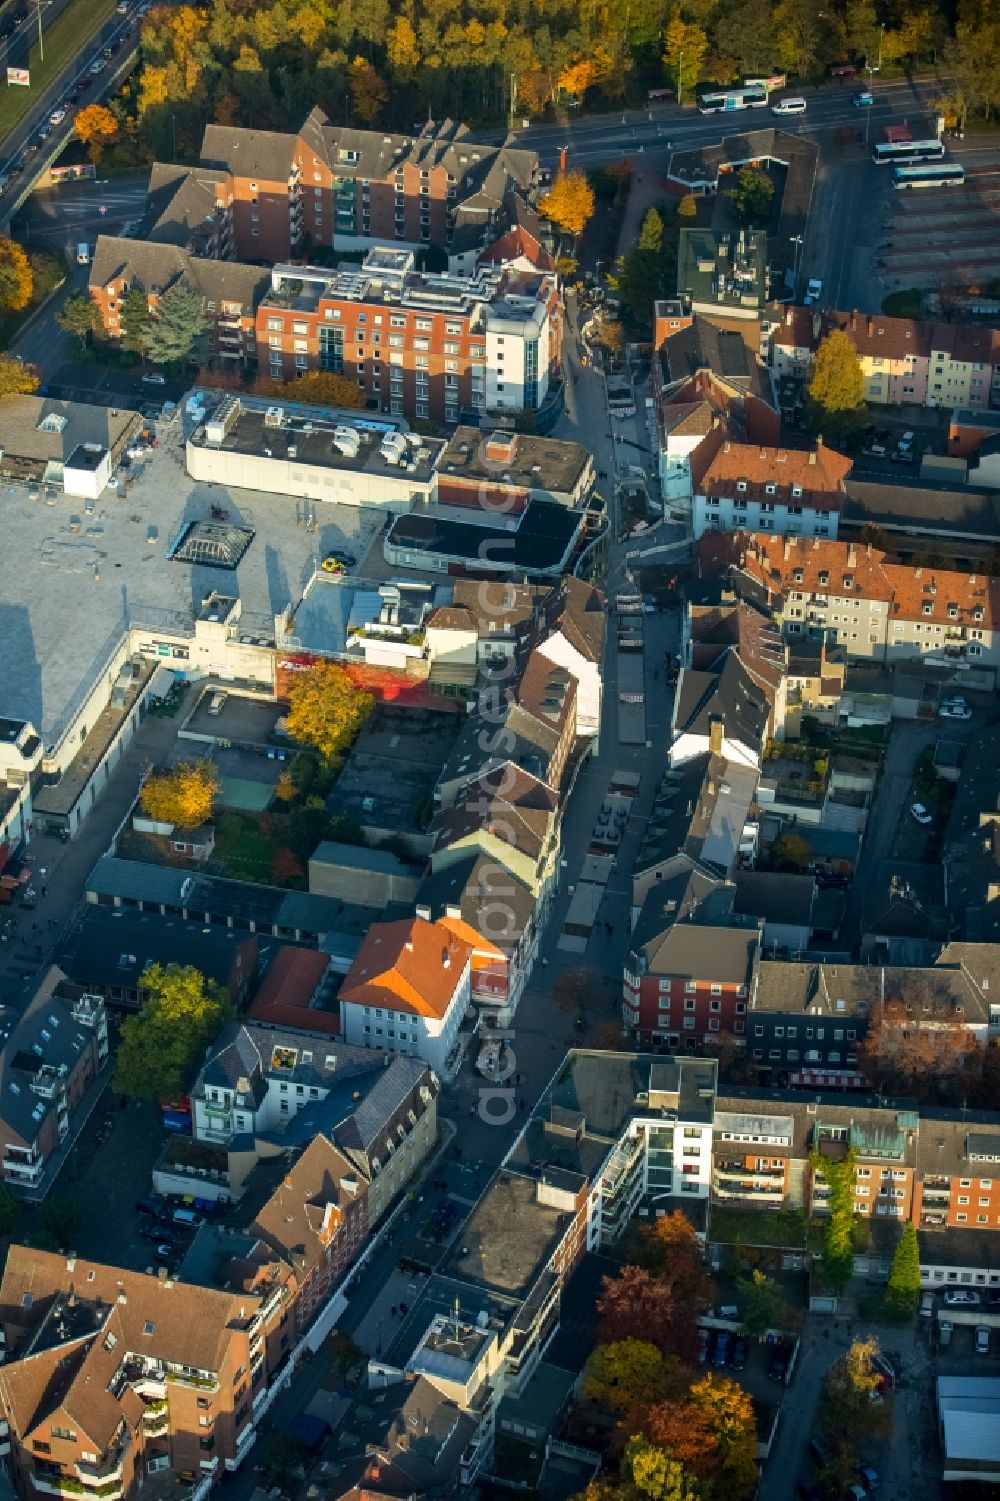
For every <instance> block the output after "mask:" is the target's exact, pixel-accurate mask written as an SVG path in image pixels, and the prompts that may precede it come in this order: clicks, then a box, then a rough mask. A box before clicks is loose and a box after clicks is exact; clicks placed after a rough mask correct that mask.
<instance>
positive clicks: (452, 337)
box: [257, 249, 561, 422]
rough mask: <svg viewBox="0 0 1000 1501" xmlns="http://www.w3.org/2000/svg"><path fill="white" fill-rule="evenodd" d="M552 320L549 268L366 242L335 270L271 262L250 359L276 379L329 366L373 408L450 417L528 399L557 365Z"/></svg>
mask: <svg viewBox="0 0 1000 1501" xmlns="http://www.w3.org/2000/svg"><path fill="white" fill-rule="evenodd" d="M560 328H561V308H560V301H559V290H558V284H557V281H556V278H555V277H554V276H551V275H544V274H542V273H538V272H533V273H531V274H530V275H523V274H521V273H513V272H509V271H506V270H505V269H504V268H496V267H486V266H483V267H480V268H479V269H478V270H477V271H476V272H475V273H474V274H473V275H472V276H469V277H466V278H463V277H458V276H451V275H444V274H441V275H438V274H427V273H422V272H418V271H417V270H416V262H415V258H414V255H413V252H412V251H406V250H391V249H374V250H370V251H369V252H368V254H367V255H366V256H365V259H364V262H363V263H362V265H361V266H360V267H358V266H344V267H342V268H340V269H339V270H337V271H326V270H322V269H320V268H318V267H312V266H288V265H277V266H275V268H274V270H273V271H272V273H271V287H270V290H269V291H268V292H267V293H266V295H265V296H264V298H263V300H262V302H261V304H260V306H259V308H258V311H257V347H258V363H259V366H260V369H261V371H262V373H265V374H268V375H270V376H272V377H273V378H276V379H283V380H290V379H293V378H294V377H295V376H296V375H297V374H303V373H304V372H306V371H309V370H331V371H336V372H339V373H342V374H343V375H345V376H347V377H349V378H350V379H351V380H354V381H356V382H357V385H358V389H359V391H361V392H362V393H363V397H364V404H365V405H366V406H367V407H369V408H370V409H372V410H375V411H386V412H392V413H396V414H398V415H405V416H407V417H411V418H413V417H418V418H424V417H430V418H434V419H436V420H437V421H444V422H458V421H459V419H460V416H461V413H462V410H463V409H466V410H469V409H475V410H482V411H488V412H502V411H510V412H517V411H536V410H537V409H538V407H539V406H541V405H542V403H543V402H544V400H545V397H546V395H547V393H548V389H549V382H550V379H551V378H552V377H553V376H554V374H555V373H556V372H557V371H558V367H559V351H560V341H561V334H560ZM265 350H266V352H267V353H266V356H265Z"/></svg>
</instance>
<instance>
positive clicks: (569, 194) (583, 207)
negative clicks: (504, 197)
mask: <svg viewBox="0 0 1000 1501" xmlns="http://www.w3.org/2000/svg"><path fill="white" fill-rule="evenodd" d="M538 210H539V213H541V214H543V215H544V216H545V218H546V219H551V221H552V223H553V224H555V225H556V227H557V228H559V229H561V230H563V231H564V233H566V234H568V235H572V236H573V238H574V239H575V238H576V237H577V236H578V235H581V234H582V233H583V230H584V228H585V227H586V224H587V221H588V220H589V219H590V218H591V216H592V214H593V212H594V190H593V188H592V187H591V186H590V183H589V182H588V181H587V179H586V177H584V175H583V173H582V172H563V173H562V174H561V175H560V176H559V177H557V178H556V180H555V182H554V183H553V184H552V186H551V188H550V189H549V191H548V192H547V193H545V194H543V196H542V197H541V198H540V199H539V201H538Z"/></svg>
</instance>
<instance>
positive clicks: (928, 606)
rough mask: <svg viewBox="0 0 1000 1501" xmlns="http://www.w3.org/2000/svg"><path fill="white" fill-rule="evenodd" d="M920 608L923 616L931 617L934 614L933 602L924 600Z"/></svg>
mask: <svg viewBox="0 0 1000 1501" xmlns="http://www.w3.org/2000/svg"><path fill="white" fill-rule="evenodd" d="M921 608H922V610H923V613H924V614H925V615H933V614H934V602H933V600H930V599H925V600H924V602H923V605H922V606H921Z"/></svg>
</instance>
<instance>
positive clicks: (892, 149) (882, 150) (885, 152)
mask: <svg viewBox="0 0 1000 1501" xmlns="http://www.w3.org/2000/svg"><path fill="white" fill-rule="evenodd" d="M943 156H944V142H943V141H882V142H881V143H880V144H879V145H878V146H876V147H875V148H874V150H873V151H872V161H873V162H874V163H875V165H876V166H877V167H906V166H909V164H910V163H911V162H939V161H940V160H941V158H942V157H943Z"/></svg>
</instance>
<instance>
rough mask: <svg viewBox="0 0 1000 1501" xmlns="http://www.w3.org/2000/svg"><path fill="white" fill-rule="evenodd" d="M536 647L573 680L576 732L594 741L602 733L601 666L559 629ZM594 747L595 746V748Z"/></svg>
mask: <svg viewBox="0 0 1000 1501" xmlns="http://www.w3.org/2000/svg"><path fill="white" fill-rule="evenodd" d="M538 650H539V651H540V652H541V654H542V656H543V657H545V658H546V660H547V661H549V662H554V663H555V664H556V666H558V667H565V668H566V671H567V672H569V673H571V674H572V676H573V679H574V681H575V682H576V732H577V734H578V735H582V736H584V737H586V738H589V739H593V740H594V741H597V738H598V736H599V735H600V732H601V702H602V695H603V683H602V681H601V669H600V667H599V665H598V664H597V663H596V662H591V661H590V660H589V659H588V658H587V657H585V656H584V655H583V653H582V652H579V651H577V649H576V647H575V646H573V645H572V644H571V642H569V641H567V640H566V637H565V636H564V635H563V633H562V631H555V632H554V633H553V634H552V635H551V636H549V637H548V638H547V639H546V640H545V641H543V642H542V644H541V645H540V646H539V648H538ZM596 749H597V747H596V745H595V750H596Z"/></svg>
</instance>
